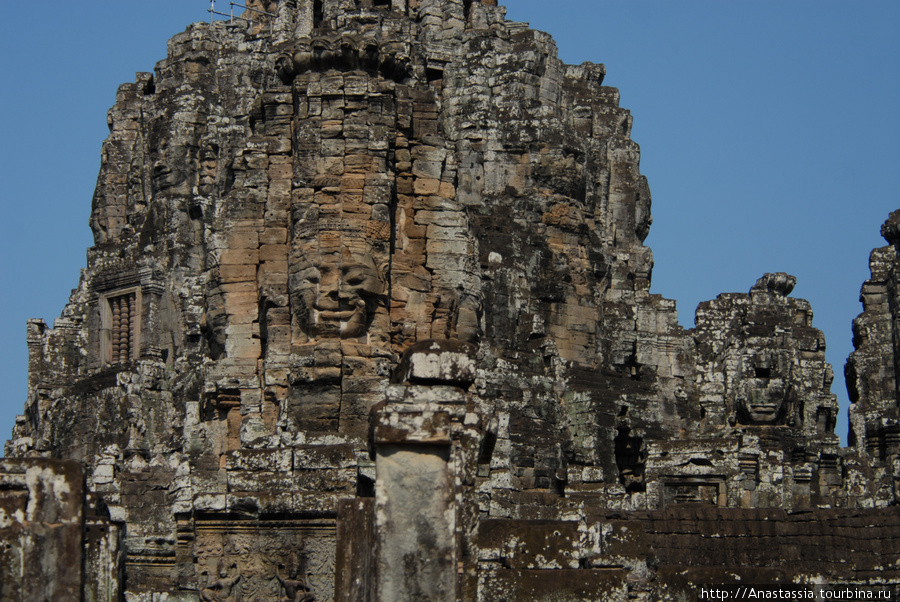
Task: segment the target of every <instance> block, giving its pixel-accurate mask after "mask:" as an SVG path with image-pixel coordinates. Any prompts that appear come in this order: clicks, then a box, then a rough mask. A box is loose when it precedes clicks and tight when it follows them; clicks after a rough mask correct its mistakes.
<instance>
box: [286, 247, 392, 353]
mask: <svg viewBox="0 0 900 602" xmlns="http://www.w3.org/2000/svg"><path fill="white" fill-rule="evenodd" d="M386 288H387V287H386V285H385V278H384V274H383V273H382V272H381V270H379V269H378V268H377V267H376V266H375V262H374V261H373V259H372V258H371V257H370V256H353V255H352V254H350V253H349V252H346V251H345V252H343V253H332V254H330V255H323V256H321V257H317V258H313V259H311V260H310V261H309V265H308V266H307V267H305V268H304V269H301V270H300V271H298V272H296V273H295V274H292V277H291V303H292V304H293V306H294V311H295V312H296V315H297V318H298V320H299V323H300V327H301V328H302V329H303V330H304V331H305V332H306V333H307V334H308V335H309V336H311V337H324V338H335V337H340V338H342V339H351V338H357V337H361V336H363V335H365V334H366V332H367V331H368V329H369V325H370V324H371V322H372V317H373V315H374V313H375V310H376V308H377V306H378V305H379V303H382V302H383V300H384V297H385V293H386Z"/></svg>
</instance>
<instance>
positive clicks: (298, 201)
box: [0, 0, 900, 602]
mask: <svg viewBox="0 0 900 602" xmlns="http://www.w3.org/2000/svg"><path fill="white" fill-rule="evenodd" d="M510 1H514V0H510ZM249 6H250V7H251V8H252V9H254V10H256V11H263V13H268V14H263V13H260V12H255V13H254V15H255V18H254V21H253V24H252V25H250V24H249V23H248V22H246V21H235V22H234V23H228V22H217V23H214V24H207V23H198V24H194V25H191V26H189V27H188V28H187V30H186V31H185V32H184V33H181V34H178V35H176V36H175V37H174V38H172V39H171V40H170V42H169V46H168V55H167V57H166V58H165V59H163V60H162V61H160V62H159V63H158V65H157V67H156V70H155V72H154V73H153V74H150V73H142V74H139V75H138V77H137V79H136V81H135V82H133V83H128V84H124V85H122V86H121V87H120V89H119V92H118V95H117V100H116V104H115V106H114V107H113V108H112V109H111V110H110V112H109V127H110V135H109V137H108V138H107V140H106V142H105V143H104V145H103V149H102V165H101V170H100V175H99V178H98V183H97V189H96V193H95V195H94V199H93V209H92V213H91V228H92V230H93V233H94V246H92V247H91V248H90V249H89V251H88V261H87V265H86V267H85V269H84V270H83V272H82V275H81V280H80V282H79V284H78V287H77V288H76V289H75V290H74V291H73V293H72V296H71V298H70V299H69V302H68V304H67V305H66V307H65V309H64V311H63V314H62V315H61V316H60V317H59V318H58V319H56V320H55V321H54V323H53V325H52V327H50V326H48V325H47V324H46V323H44V322H43V321H41V320H32V321H30V322H29V323H28V349H29V357H30V376H29V397H28V400H27V402H26V405H25V411H24V414H23V416H21V417H20V418H19V419H18V422H17V425H16V428H15V432H14V433H13V437H12V439H11V440H10V441H9V443H8V444H7V447H6V453H7V456H8V457H9V458H11V459H10V460H7V461H5V462H6V463H5V464H3V469H2V471H0V475H2V478H3V479H5V480H4V481H2V483H0V485H2V486H0V508H2V511H0V531H2V534H3V540H2V541H3V542H4V543H3V545H4V547H2V548H0V556H2V560H3V562H2V566H3V567H4V569H3V570H4V571H7V572H6V573H4V580H3V585H2V587H4V588H6V590H9V588H15V587H18V588H21V587H26V585H25V584H26V583H29V582H30V579H31V577H32V576H33V573H34V571H38V572H39V573H41V574H42V575H43V581H41V582H40V583H39V586H40V587H46V588H49V589H47V590H46V592H47V593H46V595H47V596H50V597H53V596H56V597H60V596H62V597H66V598H68V597H70V594H71V596H72V597H73V599H75V598H77V597H78V595H81V594H77V593H72V592H78V590H79V588H80V589H81V591H83V592H84V596H85V599H121V597H124V598H125V599H127V600H129V601H133V602H138V601H147V602H149V601H151V600H162V599H169V600H173V599H175V600H218V601H225V600H228V601H239V600H240V601H249V600H267V601H270V600H289V601H300V600H305V601H309V600H312V599H315V600H319V601H321V600H331V599H339V600H376V599H380V600H418V599H428V600H483V601H493V600H509V599H522V600H600V599H603V600H619V599H621V600H624V599H639V600H640V599H642V600H660V599H667V597H668V599H672V600H675V599H684V597H685V596H689V595H691V589H690V588H692V587H693V586H694V585H697V584H702V583H709V582H715V581H722V580H728V579H737V578H738V577H740V578H741V579H743V580H744V582H747V581H754V580H762V581H764V582H775V581H778V582H780V581H793V580H813V579H826V580H830V581H835V582H840V583H883V582H891V581H894V582H896V581H898V580H900V575H898V574H897V571H898V568H897V566H898V565H897V559H898V557H900V548H898V544H897V543H896V542H897V541H900V539H898V538H897V537H895V533H894V531H895V530H896V528H897V524H895V523H897V513H896V511H895V510H894V508H895V507H896V503H897V501H898V490H897V485H896V484H897V481H898V478H900V461H898V451H900V434H898V433H900V422H898V410H897V408H898V394H897V384H896V374H897V372H898V370H900V363H898V357H900V355H898V352H897V350H898V348H900V343H898V341H900V338H898V335H897V328H896V323H897V320H898V319H900V314H898V311H900V310H898V307H900V301H898V292H897V290H898V287H897V278H898V276H897V274H898V273H900V272H898V269H897V253H896V245H897V244H900V226H898V223H900V219H898V218H897V216H896V215H893V216H891V218H890V219H889V220H888V222H887V223H886V224H885V227H884V230H883V232H884V235H885V237H886V239H887V241H888V243H889V246H887V247H884V248H882V249H878V250H876V251H875V252H873V255H872V260H871V263H872V278H871V279H870V280H869V281H867V282H866V283H865V284H864V286H863V290H862V300H863V304H864V310H865V311H864V313H863V314H862V315H861V316H860V317H859V318H857V320H856V321H855V322H854V338H855V343H856V348H857V351H856V352H855V353H854V354H853V356H852V357H851V359H850V361H849V363H848V366H847V374H848V377H849V378H848V381H849V382H850V383H851V398H852V400H853V402H854V403H853V407H852V408H851V425H852V432H851V441H850V442H851V446H850V447H849V448H841V447H840V446H839V440H838V438H837V436H835V434H834V425H835V415H836V412H837V403H836V401H835V397H834V396H833V395H832V393H831V383H832V377H833V372H832V368H831V367H830V366H829V365H828V364H827V363H826V362H825V358H824V349H825V341H824V337H823V335H822V333H821V332H820V331H819V330H817V329H816V328H815V327H814V326H813V313H812V310H811V308H810V306H809V304H808V303H807V302H806V301H804V300H802V299H795V298H792V297H790V293H791V290H792V289H793V286H794V284H795V282H796V279H795V278H794V277H793V276H790V275H788V274H784V273H769V274H765V275H763V276H762V277H761V278H760V279H759V281H757V282H756V284H753V283H750V282H748V283H747V285H748V288H749V291H748V292H747V293H729V294H723V295H720V296H719V297H718V298H717V299H715V300H712V301H708V302H705V303H702V304H701V305H700V307H699V308H698V309H697V321H696V324H697V326H696V328H694V329H692V330H687V331H686V330H684V329H682V327H681V326H679V324H678V320H677V313H676V306H675V302H674V301H671V300H668V299H664V298H662V297H661V296H659V295H651V294H650V293H649V289H650V279H651V274H652V268H653V256H652V253H651V251H650V249H649V248H648V247H646V246H644V244H643V241H644V239H645V238H646V236H647V234H648V232H649V228H650V224H651V221H652V219H651V214H650V205H651V202H650V192H649V186H648V183H647V180H646V178H644V177H643V176H642V175H641V173H640V169H639V163H640V149H639V147H638V145H637V144H636V143H635V142H634V141H633V140H631V137H630V133H631V124H632V116H631V114H630V113H629V112H628V111H627V110H626V109H623V108H621V107H620V106H619V93H618V91H617V90H616V89H614V88H610V87H608V86H604V85H603V78H604V75H605V67H604V66H603V65H598V64H593V63H583V64H581V65H578V66H573V65H565V64H563V63H562V62H561V61H560V60H559V59H558V58H557V53H556V47H555V45H554V42H553V40H552V39H551V38H550V37H549V36H548V35H546V34H544V33H541V32H539V31H536V30H533V29H530V28H529V27H528V25H527V24H523V23H515V22H510V21H507V20H506V19H505V9H504V8H503V7H500V6H496V3H495V2H493V1H491V0H481V1H479V0H390V1H387V0H385V1H382V0H315V1H314V0H268V1H264V0H256V1H253V2H250V4H249ZM55 462H56V463H55ZM58 462H62V463H61V464H57V463H58ZM42 466H45V467H46V468H45V469H46V470H47V471H50V472H51V473H53V471H56V470H63V469H65V470H63V472H64V473H65V474H62V473H60V475H58V479H62V481H59V482H65V483H67V486H68V487H71V493H70V494H68V495H70V497H67V498H66V500H65V504H63V505H60V504H62V501H61V498H60V499H57V497H54V496H55V495H56V494H58V493H59V491H60V490H59V488H57V487H55V486H54V487H51V488H50V489H46V488H42V487H37V488H35V487H31V485H28V483H30V481H28V480H27V479H26V478H25V476H23V475H27V474H31V473H30V472H28V471H31V470H38V468H35V467H42ZM45 469H44V468H41V469H40V470H45ZM70 469H71V471H73V472H67V471H69V470H70ZM78 471H83V474H82V473H81V472H78ZM76 472H78V474H77V475H76ZM41 474H44V473H41ZM53 474H56V473H53ZM48 475H49V476H47V477H46V479H44V477H41V479H44V480H41V479H38V481H37V482H40V483H45V484H47V483H56V482H57V481H58V479H57V476H53V475H50V474H49V473H48ZM23 479H24V480H23ZM51 490H52V491H51ZM48 491H50V493H47V492H48ZM42 492H44V493H42ZM66 504H68V505H66ZM32 507H34V508H43V509H45V510H47V509H51V508H61V510H60V512H61V514H60V517H62V518H61V519H60V520H59V521H57V520H55V519H53V520H51V519H49V518H48V519H44V518H41V519H39V520H38V519H30V518H28V519H27V520H26V519H23V518H22V517H23V516H25V514H23V513H26V509H28V508H32ZM28 511H30V510H28ZM47 511H49V510H47ZM63 519H64V520H63ZM45 523H46V524H49V523H53V524H54V525H56V523H59V524H60V525H62V526H54V527H53V528H52V529H51V530H50V531H47V530H46V529H50V527H46V529H45V526H44V525H45ZM69 523H71V530H72V533H71V534H70V535H71V537H69V535H66V533H68V531H67V530H66V529H69V526H68V525H69ZM54 529H56V531H54ZM51 532H52V533H57V532H58V533H57V535H58V536H57V535H51V534H49V533H51ZM29 538H30V539H29ZM34 538H38V539H40V541H42V542H44V543H41V544H40V545H39V546H37V544H34V542H35V541H38V539H34ZM41 538H43V539H41ZM29 542H30V543H29ZM79 542H84V543H83V544H82V543H79ZM36 546H37V547H36ZM39 548H40V550H42V552H40V553H39V552H37V551H36V550H38V549H39ZM57 553H58V554H60V556H54V554H57ZM35 554H37V556H35V558H34V561H33V562H31V561H29V562H27V563H24V564H23V559H24V558H26V556H27V557H28V558H32V556H29V555H35ZM54 558H70V559H71V563H70V564H72V566H78V567H82V568H81V569H80V570H76V571H75V572H74V573H71V574H70V573H67V574H65V575H63V574H62V573H59V574H56V576H54V577H52V578H50V577H48V576H49V575H51V573H49V572H48V571H46V570H44V569H42V568H39V567H45V566H47V563H55V562H56V560H54ZM66 562H67V563H69V562H68V560H67V561H66ZM42 563H43V564H42ZM17 566H19V567H22V566H25V567H26V568H23V569H16V568H15V567H17ZM745 567H753V568H745ZM735 575H736V576H737V577H734V576H735ZM726 577H727V578H726ZM28 587H32V586H28ZM34 587H38V585H34ZM54 588H55V589H54ZM6 590H4V591H3V596H2V597H4V599H5V598H6V597H9V596H12V597H15V595H24V594H19V593H16V594H9V596H7V591H6ZM15 591H16V592H19V590H15ZM22 591H24V590H22ZM29 591H30V590H29ZM42 591H43V590H42ZM51 591H52V592H57V593H55V594H53V595H51V593H50V592H51ZM59 592H67V593H65V594H62V593H59ZM35 595H37V596H38V598H40V596H41V595H44V594H43V593H38V594H35ZM29 596H30V594H29ZM166 596H168V597H166ZM679 596H680V597H679ZM32 598H33V597H32ZM38 598H33V599H38Z"/></svg>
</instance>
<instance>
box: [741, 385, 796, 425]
mask: <svg viewBox="0 0 900 602" xmlns="http://www.w3.org/2000/svg"><path fill="white" fill-rule="evenodd" d="M754 380H757V379H754ZM785 397H786V396H785V391H784V386H783V384H782V383H781V381H780V379H778V382H777V383H772V382H770V383H766V384H762V383H752V382H748V383H743V385H742V386H741V395H740V396H739V397H738V418H739V420H740V422H741V423H743V424H778V423H781V422H783V420H782V419H783V417H784V409H785V406H786V405H787V404H786V403H785V401H786V399H785Z"/></svg>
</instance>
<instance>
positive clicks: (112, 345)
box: [100, 288, 141, 364]
mask: <svg viewBox="0 0 900 602" xmlns="http://www.w3.org/2000/svg"><path fill="white" fill-rule="evenodd" d="M100 312H101V313H100V319H101V338H100V356H101V358H102V359H103V362H104V363H105V364H125V363H128V362H130V361H132V360H135V359H137V357H138V355H139V350H140V331H141V290H140V288H133V289H127V290H118V291H112V292H110V293H107V294H105V295H103V296H102V297H101V300H100Z"/></svg>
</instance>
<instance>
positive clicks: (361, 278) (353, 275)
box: [342, 266, 369, 286]
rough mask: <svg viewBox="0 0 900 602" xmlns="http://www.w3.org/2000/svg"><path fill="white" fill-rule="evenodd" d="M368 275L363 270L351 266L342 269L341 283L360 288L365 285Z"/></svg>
mask: <svg viewBox="0 0 900 602" xmlns="http://www.w3.org/2000/svg"><path fill="white" fill-rule="evenodd" d="M368 276H369V274H368V272H367V271H366V269H365V268H362V267H359V266H352V267H349V268H345V269H344V274H343V278H342V279H343V281H344V284H346V285H347V286H361V285H363V284H365V283H366V279H367V278H368Z"/></svg>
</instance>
